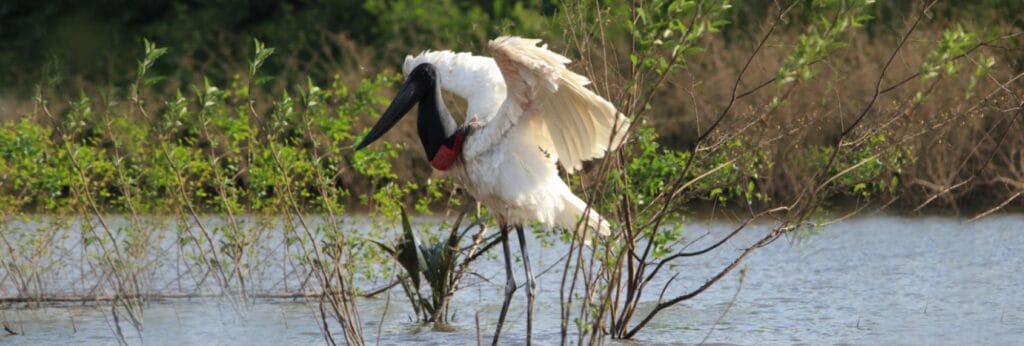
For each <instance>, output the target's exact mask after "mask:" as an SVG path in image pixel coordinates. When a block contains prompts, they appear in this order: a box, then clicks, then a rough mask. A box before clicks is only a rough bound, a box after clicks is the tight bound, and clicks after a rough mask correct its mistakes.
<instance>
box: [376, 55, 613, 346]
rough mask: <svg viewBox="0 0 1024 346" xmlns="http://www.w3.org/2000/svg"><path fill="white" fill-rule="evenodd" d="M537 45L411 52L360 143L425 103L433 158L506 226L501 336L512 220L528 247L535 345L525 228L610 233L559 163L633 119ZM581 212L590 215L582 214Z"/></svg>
mask: <svg viewBox="0 0 1024 346" xmlns="http://www.w3.org/2000/svg"><path fill="white" fill-rule="evenodd" d="M539 43H540V40H537V39H525V38H520V37H507V36H505V37H499V38H496V39H494V40H491V41H490V42H489V43H488V48H489V50H490V52H491V55H492V56H493V59H492V58H488V57H482V56H474V55H472V54H469V53H453V52H451V51H438V52H429V51H428V52H424V53H422V54H420V55H418V56H415V57H413V56H408V57H406V59H405V64H404V65H403V72H404V73H405V75H406V80H405V82H404V83H403V84H402V86H401V88H400V90H399V91H398V94H397V96H395V99H394V100H393V101H392V103H391V105H390V106H388V109H387V110H386V111H385V112H384V114H383V115H382V116H381V118H380V120H379V121H378V122H377V124H376V125H374V126H373V128H372V129H371V130H370V132H369V134H367V136H366V137H365V138H363V140H362V141H361V142H360V143H359V145H358V146H357V150H358V149H361V148H363V147H365V146H366V145H369V144H370V143H372V142H373V141H375V140H376V139H378V138H379V137H380V136H382V135H383V134H384V133H385V132H387V131H388V130H390V129H391V127H392V126H394V125H395V123H397V122H398V121H399V120H400V119H401V118H402V117H403V116H404V115H405V114H406V113H408V112H409V110H411V109H412V106H413V105H414V104H418V105H419V114H418V116H417V117H418V118H417V130H418V134H419V137H420V141H421V142H422V144H423V148H424V151H425V152H426V158H427V161H429V162H430V164H431V166H432V167H434V169H436V170H439V171H443V172H445V173H446V174H450V175H451V176H453V177H454V180H455V182H456V183H458V184H460V185H462V186H463V187H464V188H465V189H466V190H467V191H469V193H470V194H472V195H473V197H475V198H476V199H477V201H479V202H480V203H482V204H483V205H484V206H486V207H487V208H488V210H489V211H490V212H491V214H492V215H494V216H495V217H496V219H497V222H498V225H499V228H500V232H501V242H502V248H503V250H504V255H505V272H506V286H505V301H504V303H503V304H502V308H501V314H500V315H499V317H498V324H497V328H496V329H497V330H496V332H495V335H494V342H495V343H496V342H497V340H498V336H499V335H500V334H501V327H502V324H503V323H504V320H505V315H506V313H507V312H508V305H509V302H510V301H511V299H512V295H513V293H514V292H515V290H516V283H515V276H514V275H513V273H512V267H511V266H512V265H511V255H510V251H509V245H508V232H509V231H510V230H511V229H512V228H515V230H516V233H517V234H518V237H519V245H520V250H521V251H522V254H523V263H524V266H525V272H526V280H527V300H528V311H527V337H528V338H527V342H528V343H529V341H530V340H529V336H530V335H531V334H532V333H531V331H532V327H533V306H534V304H533V300H534V295H535V292H536V284H535V283H534V278H533V273H532V271H531V270H530V261H529V257H528V256H527V253H526V245H525V236H524V234H523V227H522V226H523V225H524V224H527V223H530V222H532V221H539V222H540V223H542V224H544V225H546V226H550V227H557V228H562V229H565V230H570V231H576V232H582V231H583V229H582V227H589V229H592V230H593V232H596V233H597V234H599V235H602V236H604V235H608V234H610V229H609V225H608V223H607V222H606V221H605V220H604V219H603V218H602V217H601V216H600V215H598V213H597V212H594V211H588V210H587V204H586V203H585V202H584V201H583V200H581V199H580V198H579V197H577V196H576V195H575V194H573V193H572V191H571V190H570V189H569V186H567V185H566V184H565V182H563V181H562V179H561V178H559V176H558V168H557V167H556V163H557V164H559V165H561V166H562V167H563V168H564V169H565V171H566V172H567V173H572V172H574V171H576V170H578V169H580V168H581V167H582V163H583V162H584V161H587V160H590V159H596V158H600V157H603V156H604V155H605V153H606V152H607V151H609V150H615V149H617V148H618V147H619V146H620V145H621V144H622V142H623V141H624V140H625V134H626V130H627V129H628V127H629V121H628V119H627V118H626V117H625V116H623V115H622V114H621V113H619V112H618V111H617V110H616V109H615V107H614V106H613V105H612V104H611V103H610V102H608V101H607V100H605V99H603V98H602V97H600V96H598V95H597V94H595V93H594V92H592V91H590V90H588V89H587V88H586V87H585V86H586V85H587V84H589V83H590V81H589V80H588V79H587V78H586V77H583V76H581V75H579V74H576V73H574V72H572V71H569V70H568V69H567V68H566V66H565V65H566V64H568V63H569V62H570V60H569V59H568V58H566V57H565V56H562V55H560V54H557V53H555V52H552V51H550V50H548V49H547V46H546V45H544V46H538V44H539ZM442 89H444V90H447V91H449V92H452V93H454V94H456V95H458V96H460V97H462V98H464V99H466V101H467V105H468V108H467V115H466V119H467V120H466V124H465V125H463V126H461V127H459V126H457V125H456V122H455V119H454V118H452V116H451V114H450V113H449V112H448V109H447V108H446V107H445V105H444V102H443V100H442V97H441V96H442V93H441V90H442ZM585 211H586V213H585ZM584 214H586V216H585V215H584ZM584 216H585V217H586V218H587V219H586V222H578V221H580V219H581V218H582V217H584ZM577 225H580V227H581V229H577Z"/></svg>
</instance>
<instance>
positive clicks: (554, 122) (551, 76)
mask: <svg viewBox="0 0 1024 346" xmlns="http://www.w3.org/2000/svg"><path fill="white" fill-rule="evenodd" d="M540 42H541V41H540V40H537V39H525V38H520V37H508V36H504V37H499V38H496V39H494V40H491V41H490V43H489V44H488V47H489V48H490V51H491V55H492V56H493V57H494V61H495V62H496V63H497V65H498V68H499V69H500V70H501V74H502V76H503V78H504V79H505V85H506V90H507V93H508V96H507V97H506V98H505V102H504V104H502V106H501V109H500V110H499V111H498V113H499V114H498V116H497V117H495V119H491V124H488V126H486V127H485V128H484V129H482V132H483V133H481V135H483V136H481V137H482V138H485V140H487V141H490V142H491V143H490V144H491V145H493V144H495V143H496V142H497V141H500V140H502V138H503V137H504V136H505V135H506V134H507V132H508V131H509V130H511V129H512V128H513V127H515V126H516V124H520V123H521V122H522V121H528V122H531V123H533V124H532V125H531V126H530V127H529V129H530V131H533V132H537V133H531V135H532V136H533V137H534V138H535V139H536V142H537V144H538V146H540V147H542V149H544V150H545V151H546V152H547V153H548V154H550V155H552V156H554V157H555V158H556V159H557V161H558V163H559V164H561V165H562V167H563V168H565V170H566V171H568V172H570V173H571V172H574V171H576V170H577V169H580V168H581V167H582V164H583V162H584V161H587V160H590V159H595V158H600V157H602V156H604V154H605V152H607V151H608V150H614V149H616V148H618V147H619V146H620V145H622V142H623V141H624V140H625V133H626V129H628V126H629V121H628V120H627V119H626V117H625V116H623V115H622V113H619V112H618V111H617V110H616V109H615V106H613V105H612V104H611V103H610V102H608V101H607V100H605V99H604V98H602V97H601V96H599V95H597V94H595V93H594V92H593V91H591V90H589V89H587V88H586V85H587V84H590V81H589V80H588V79H587V78H586V77H583V76H581V75H579V74H576V73H574V72H572V71H569V69H567V68H566V67H565V65H566V64H568V63H569V62H571V61H570V60H569V59H568V58H566V57H564V56H562V55H560V54H558V53H555V52H552V51H550V50H548V49H547V47H546V46H538V44H539V43H540ZM520 118H522V119H520ZM524 119H525V120H524ZM613 131H614V132H615V138H612V132H613ZM481 144H484V143H481ZM609 144H610V145H609ZM488 146H489V145H480V146H476V147H475V148H467V152H466V153H465V155H474V154H477V153H479V152H482V151H483V150H486V147H488Z"/></svg>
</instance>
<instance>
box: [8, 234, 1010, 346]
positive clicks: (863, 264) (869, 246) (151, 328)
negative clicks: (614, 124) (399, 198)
mask: <svg viewBox="0 0 1024 346" xmlns="http://www.w3.org/2000/svg"><path fill="white" fill-rule="evenodd" d="M730 229H731V228H729V225H728V224H724V223H720V222H715V221H707V222H697V223H691V224H687V225H686V228H685V231H686V234H689V235H692V236H699V235H701V234H704V233H710V235H709V236H707V237H705V238H703V239H702V240H701V241H702V242H704V243H709V242H713V241H715V240H716V239H717V238H718V237H720V236H722V235H723V234H724V233H725V232H727V231H729V230H730ZM764 231H765V227H760V228H755V229H752V230H750V231H749V232H746V233H742V234H741V235H740V236H738V237H737V238H736V239H733V240H732V241H730V242H729V243H727V244H726V245H725V246H722V247H721V248H720V249H718V250H716V251H713V252H711V253H710V254H708V255H706V256H703V257H697V258H695V259H694V258H691V259H688V260H685V261H681V262H679V263H680V264H681V265H680V266H677V267H675V268H672V270H673V271H678V272H681V273H682V274H681V275H680V276H679V278H678V279H677V280H676V282H677V283H678V284H675V285H674V286H673V287H671V288H670V289H669V292H670V293H669V294H667V295H670V294H671V293H672V292H676V294H678V293H681V292H687V291H689V290H692V289H693V288H695V287H697V286H698V285H700V284H701V283H703V282H704V280H705V279H706V278H707V277H709V276H710V275H711V274H713V273H714V272H715V271H717V270H718V269H719V268H721V267H722V266H723V265H724V264H726V263H728V262H729V261H731V260H732V259H733V258H734V256H735V255H736V253H737V252H738V251H739V250H740V249H741V248H742V247H744V246H745V245H746V244H750V243H752V242H753V241H755V240H756V239H757V238H758V237H759V236H760V235H761V234H763V232H764ZM529 245H530V249H531V258H532V259H533V260H534V261H533V262H534V265H533V267H534V268H535V269H534V270H535V271H536V272H538V273H539V272H541V271H543V270H545V269H547V268H549V267H552V265H554V266H553V267H552V269H551V270H550V271H548V272H546V273H544V274H542V275H540V276H539V278H538V279H539V285H540V286H539V300H538V307H537V317H538V319H539V321H538V323H537V324H536V327H535V328H536V330H535V331H534V333H535V340H539V341H540V343H544V344H548V343H557V342H558V340H559V335H558V326H559V323H560V322H559V319H558V318H559V317H558V316H559V304H558V299H559V280H560V276H561V275H560V271H561V268H562V267H561V265H560V264H558V263H557V261H558V259H559V258H560V257H561V256H562V255H563V254H564V253H565V248H564V247H561V246H560V245H555V246H552V247H541V246H540V244H539V242H537V241H536V240H534V239H532V237H531V241H530V244H529ZM513 246H515V244H513ZM697 246H699V245H695V247H697ZM1022 250H1024V217H1022V216H999V217H991V218H988V219H984V220H981V221H979V222H975V223H970V224H962V223H961V221H959V220H956V219H948V218H936V217H929V218H899V217H889V216H872V217H862V218H858V219H853V220H849V221H845V222H841V223H838V224H835V225H831V226H829V227H827V228H825V229H824V230H822V231H821V233H818V234H816V235H814V236H811V237H809V238H806V239H801V240H795V239H789V240H787V239H780V240H779V241H776V242H775V243H773V244H771V245H769V246H768V247H766V248H764V249H761V250H758V251H757V252H755V253H754V254H753V255H752V256H751V257H749V258H748V259H747V261H746V262H745V264H744V266H745V267H746V269H747V272H746V277H745V282H744V284H743V285H742V287H741V289H740V290H739V293H738V294H737V287H738V286H739V285H738V284H739V282H738V281H739V280H738V278H739V275H738V274H737V273H738V272H739V271H736V272H734V273H733V274H731V275H730V276H729V277H727V278H725V279H724V280H723V281H722V282H720V283H719V284H718V285H717V286H715V287H713V288H711V289H710V290H708V291H707V292H706V293H705V294H703V295H701V296H699V297H697V298H696V299H694V300H690V301H688V302H686V303H684V304H680V305H678V306H676V307H674V308H671V309H669V310H666V311H663V312H662V313H661V314H660V315H659V317H658V318H656V319H655V320H654V321H653V322H652V323H651V324H650V325H648V328H647V329H644V330H643V331H642V332H640V333H639V334H638V335H637V337H636V340H635V341H639V342H645V341H652V342H656V343H699V342H701V341H702V340H705V338H706V341H707V342H709V343H728V344H792V343H810V344H824V343H830V344H834V343H856V344H888V343H912V344H922V343H924V344H934V343H938V344H975V343H983V344H1011V343H1016V342H1019V341H1020V338H1021V337H1022V336H1024V294H1022V293H1021V290H1022V289H1024V271H1022V268H1024V256H1021V254H1022ZM513 252H514V253H518V251H513ZM493 253H494V254H495V255H499V252H497V251H495V252H493ZM501 268H502V266H501V262H500V258H498V257H494V256H492V258H487V259H485V260H483V261H480V262H477V263H475V264H474V266H473V270H474V271H475V272H476V273H477V274H479V276H480V277H476V276H472V277H469V276H468V277H467V278H466V279H465V282H464V285H463V288H462V290H461V291H460V292H459V293H458V294H457V295H456V301H455V302H454V304H453V307H454V310H455V321H454V322H453V328H452V330H446V331H435V330H431V329H430V328H429V327H424V326H421V325H419V324H417V323H415V322H411V319H412V317H411V316H412V312H411V309H410V308H409V306H408V303H407V301H406V299H405V297H404V295H403V294H402V293H401V291H400V290H397V289H396V290H393V291H392V293H391V300H390V303H388V299H387V298H385V297H384V296H381V297H378V298H373V299H362V300H360V301H359V302H358V303H359V310H360V313H361V317H362V320H363V323H364V326H365V327H364V333H365V334H366V339H367V341H368V342H369V343H374V342H375V341H376V340H377V336H376V335H377V332H378V327H379V328H380V343H381V344H406V343H409V342H418V343H430V344H441V343H446V344H450V343H451V342H453V341H454V342H462V343H465V344H473V343H475V342H476V339H477V328H476V326H475V325H476V324H475V318H474V317H475V316H479V319H480V324H481V328H480V329H481V333H482V334H483V338H484V339H485V340H489V336H490V335H491V333H492V331H493V323H494V320H495V318H496V317H497V314H498V309H499V308H500V305H501V298H500V297H501V293H502V290H503V287H504V272H503V270H502V269H501ZM668 276H669V275H665V276H664V277H663V279H667V277H668ZM517 277H518V278H520V279H519V281H520V282H522V281H523V280H522V279H521V278H522V275H518V276H517ZM485 279H487V280H485ZM488 280H489V281H488ZM651 287H658V288H660V287H661V286H660V284H659V283H655V284H652V286H651ZM650 291H651V292H649V293H650V294H654V293H655V291H656V289H651V290H650ZM734 295H736V299H735V301H732V298H733V296H734ZM653 299H654V297H650V298H649V299H648V301H653ZM525 300H526V298H525V293H524V291H519V292H517V294H516V297H515V300H514V301H513V305H512V309H511V311H510V312H509V317H508V320H507V322H506V328H505V332H504V333H503V334H504V335H505V336H506V337H505V338H504V340H505V341H507V342H508V343H521V342H522V341H523V339H522V336H523V334H524V328H525V314H524V311H525V309H524V308H525ZM730 301H732V303H731V304H730ZM385 305H388V309H387V314H386V315H385V316H384V323H383V324H382V325H381V324H380V323H379V322H380V320H381V317H382V312H384V310H385V309H384V307H385ZM726 309H728V312H727V313H725V314H723V312H725V311H726ZM0 314H2V315H0V318H2V319H3V320H6V321H7V322H8V323H9V324H10V325H11V327H12V328H13V329H14V330H15V331H16V332H19V333H21V334H20V335H8V336H0V343H3V344H7V343H10V344H113V343H116V341H115V340H114V339H113V337H112V331H111V328H110V323H111V322H110V321H108V318H109V308H104V307H101V306H96V305H85V306H83V305H62V306H51V307H47V308H41V309H26V308H22V307H16V308H9V309H6V310H0ZM316 316H317V314H316V306H315V305H314V304H308V303H305V302H301V301H299V302H293V301H290V300H275V301H257V302H256V303H255V304H253V305H251V306H249V307H247V308H244V309H243V311H242V312H241V313H238V312H236V311H235V310H234V309H233V308H232V307H231V306H230V305H228V304H226V303H223V302H219V301H217V300H192V301H185V300H174V301H167V302H154V303H151V304H150V305H148V306H147V307H146V309H145V332H144V338H143V339H140V338H139V337H138V336H137V335H135V336H134V337H133V338H130V341H132V342H133V343H144V344H153V345H162V344H168V345H170V344H174V345H176V344H228V345H248V344H275V345H276V344H285V345H288V344H293V345H305V344H319V343H323V342H324V339H323V336H322V335H321V333H320V331H319V329H318V328H317V322H318V320H317V318H316ZM126 328H128V329H126V333H127V334H128V335H130V336H131V335H134V334H133V333H134V332H133V331H132V330H131V329H130V327H127V326H126ZM0 333H2V332H0ZM709 334H710V335H709ZM335 337H336V338H338V340H339V341H340V340H341V334H340V331H335Z"/></svg>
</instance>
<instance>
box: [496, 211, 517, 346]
mask: <svg viewBox="0 0 1024 346" xmlns="http://www.w3.org/2000/svg"><path fill="white" fill-rule="evenodd" d="M508 231H509V229H508V226H502V227H501V230H500V231H499V232H501V248H502V250H504V252H505V302H504V303H502V304H501V314H499V315H498V327H497V329H496V330H495V331H494V340H493V341H492V342H491V343H492V344H493V345H497V344H498V339H499V338H500V336H501V325H502V324H505V314H507V313H508V304H509V303H510V302H512V294H513V293H515V292H516V277H515V274H514V273H513V272H512V253H511V251H510V250H509V248H508Z"/></svg>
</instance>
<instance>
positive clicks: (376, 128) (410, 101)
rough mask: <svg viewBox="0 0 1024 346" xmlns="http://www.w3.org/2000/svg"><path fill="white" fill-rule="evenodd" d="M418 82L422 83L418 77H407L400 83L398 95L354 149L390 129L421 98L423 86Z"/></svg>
mask: <svg viewBox="0 0 1024 346" xmlns="http://www.w3.org/2000/svg"><path fill="white" fill-rule="evenodd" d="M420 84H422V81H421V80H419V78H409V79H406V80H405V82H404V83H402V87H401V88H400V89H399V90H398V95H396V96H395V99H394V100H392V101H391V105H390V106H388V109H387V110H386V111H384V114H383V115H381V116H380V120H378V121H377V124H376V125H373V128H372V129H370V133H368V134H367V135H366V137H363V140H362V141H360V142H359V145H357V146H356V150H359V149H362V148H363V147H366V146H367V145H370V143H373V142H374V141H376V140H377V139H378V138H380V136H383V135H384V134H385V133H387V132H388V130H391V128H392V127H394V126H395V124H397V123H398V121H399V120H402V117H403V116H405V115H406V114H407V113H409V110H411V109H412V106H413V105H414V104H416V102H419V100H420V99H421V98H423V94H424V92H423V87H422V85H420Z"/></svg>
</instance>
